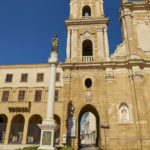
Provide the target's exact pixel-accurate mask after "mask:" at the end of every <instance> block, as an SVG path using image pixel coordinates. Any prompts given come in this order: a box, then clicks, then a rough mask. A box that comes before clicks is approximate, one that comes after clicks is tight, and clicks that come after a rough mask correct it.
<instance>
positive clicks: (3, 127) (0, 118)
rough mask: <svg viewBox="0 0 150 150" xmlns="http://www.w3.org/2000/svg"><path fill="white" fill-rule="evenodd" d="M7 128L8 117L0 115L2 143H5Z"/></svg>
mask: <svg viewBox="0 0 150 150" xmlns="http://www.w3.org/2000/svg"><path fill="white" fill-rule="evenodd" d="M6 126H7V116H6V115H4V114H1V115H0V143H4V138H5V133H6Z"/></svg>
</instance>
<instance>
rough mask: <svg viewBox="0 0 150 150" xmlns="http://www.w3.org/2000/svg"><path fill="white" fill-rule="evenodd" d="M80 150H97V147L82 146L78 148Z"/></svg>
mask: <svg viewBox="0 0 150 150" xmlns="http://www.w3.org/2000/svg"><path fill="white" fill-rule="evenodd" d="M80 150H98V147H96V146H93V145H91V146H90V145H82V147H81V148H80Z"/></svg>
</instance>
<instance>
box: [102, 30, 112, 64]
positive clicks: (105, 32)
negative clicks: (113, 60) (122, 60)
mask: <svg viewBox="0 0 150 150" xmlns="http://www.w3.org/2000/svg"><path fill="white" fill-rule="evenodd" d="M103 31H104V45H105V57H106V61H110V57H109V44H108V35H107V29H106V28H103Z"/></svg>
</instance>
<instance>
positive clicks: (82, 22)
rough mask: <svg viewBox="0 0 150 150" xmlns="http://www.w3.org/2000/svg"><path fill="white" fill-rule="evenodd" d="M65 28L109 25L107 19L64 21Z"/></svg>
mask: <svg viewBox="0 0 150 150" xmlns="http://www.w3.org/2000/svg"><path fill="white" fill-rule="evenodd" d="M65 23H66V26H69V25H91V24H107V25H108V23H109V18H100V19H85V20H83V19H81V20H65Z"/></svg>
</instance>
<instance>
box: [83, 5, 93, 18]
mask: <svg viewBox="0 0 150 150" xmlns="http://www.w3.org/2000/svg"><path fill="white" fill-rule="evenodd" d="M82 16H85V17H88V16H91V8H90V6H87V5H86V6H84V7H83V9H82Z"/></svg>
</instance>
